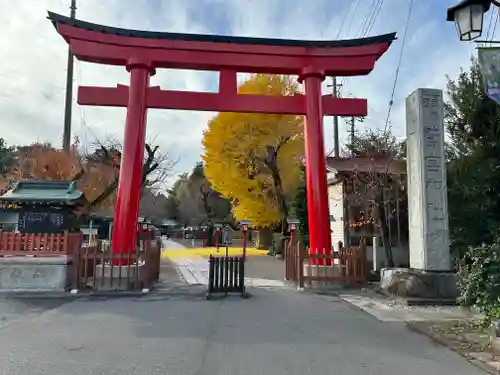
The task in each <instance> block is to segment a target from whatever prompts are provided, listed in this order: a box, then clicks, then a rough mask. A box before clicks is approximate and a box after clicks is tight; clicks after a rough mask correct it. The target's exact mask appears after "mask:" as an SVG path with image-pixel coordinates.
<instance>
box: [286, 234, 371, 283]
mask: <svg viewBox="0 0 500 375" xmlns="http://www.w3.org/2000/svg"><path fill="white" fill-rule="evenodd" d="M313 259H330V260H331V263H330V262H324V263H326V264H331V266H324V265H318V264H317V263H322V262H314V261H313ZM285 278H286V280H288V281H291V282H293V283H295V284H296V285H297V287H299V288H304V287H312V286H313V282H317V283H322V284H339V285H363V284H366V283H367V268H366V252H365V247H364V245H361V246H356V247H350V248H346V247H340V249H339V251H335V252H333V253H332V254H311V253H310V252H309V251H308V250H306V249H304V248H303V247H302V246H300V244H299V243H291V244H290V243H288V244H287V245H286V246H285Z"/></svg>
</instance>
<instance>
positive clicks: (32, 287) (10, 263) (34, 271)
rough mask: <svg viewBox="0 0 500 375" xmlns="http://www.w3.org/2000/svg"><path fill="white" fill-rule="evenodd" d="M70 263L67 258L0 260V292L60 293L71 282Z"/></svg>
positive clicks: (4, 258) (8, 258) (9, 258)
mask: <svg viewBox="0 0 500 375" xmlns="http://www.w3.org/2000/svg"><path fill="white" fill-rule="evenodd" d="M71 263H72V262H71V259H70V258H68V257H67V256H57V257H29V256H23V257H3V258H0V291H1V292H55V291H57V292H62V291H64V290H66V289H67V288H68V286H69V283H70V280H71V276H70V271H71Z"/></svg>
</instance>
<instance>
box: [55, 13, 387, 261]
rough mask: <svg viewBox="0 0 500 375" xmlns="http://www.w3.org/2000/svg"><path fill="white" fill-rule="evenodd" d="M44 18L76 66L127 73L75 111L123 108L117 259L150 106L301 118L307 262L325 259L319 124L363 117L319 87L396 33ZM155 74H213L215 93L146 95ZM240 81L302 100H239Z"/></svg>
mask: <svg viewBox="0 0 500 375" xmlns="http://www.w3.org/2000/svg"><path fill="white" fill-rule="evenodd" d="M48 18H49V19H50V20H51V21H52V23H53V24H54V26H55V27H56V30H57V31H58V33H59V34H60V35H61V36H62V37H63V38H64V39H65V40H66V42H67V43H68V44H69V46H70V48H71V50H72V51H73V54H74V56H75V57H76V58H77V59H79V60H81V61H87V62H93V63H97V64H106V65H119V66H124V67H125V68H126V69H127V71H128V72H129V73H130V85H129V86H124V85H117V87H84V86H83V87H79V89H78V103H79V104H81V105H94V106H112V107H126V108H127V117H126V123H125V138H124V144H123V150H122V159H121V168H120V178H119V185H118V196H117V202H116V214H115V222H114V227H113V236H112V243H113V248H114V252H115V253H117V254H129V253H130V252H133V251H135V247H136V237H137V219H138V214H139V199H140V191H141V185H142V166H143V158H144V146H145V136H146V113H147V109H148V108H165V109H182V110H195V111H213V112H246V113H274V114H291V115H304V116H305V117H306V121H305V127H304V138H305V159H306V183H307V201H308V210H309V236H310V240H309V242H310V249H311V253H313V254H330V253H331V233H330V216H329V211H328V196H327V183H326V167H325V163H326V157H325V150H324V144H323V116H331V115H337V116H366V115H367V101H366V99H352V98H335V97H333V96H332V95H322V92H321V83H322V81H323V80H324V79H325V77H326V76H340V77H342V76H359V75H366V74H368V73H370V72H371V71H372V69H373V68H374V66H375V62H376V61H377V60H378V59H379V58H380V57H381V56H382V55H383V54H384V53H385V52H386V51H387V49H388V48H389V46H390V45H391V43H392V42H393V41H394V40H395V39H396V34H395V33H393V34H386V35H380V36H376V37H370V38H362V39H351V40H335V41H302V40H284V39H263V38H243V37H230V36H215V35H196V34H177V33H164V32H148V31H135V30H127V29H120V28H115V27H108V26H103V25H97V24H93V23H88V22H83V21H80V20H75V19H71V18H68V17H65V16H61V15H58V14H55V13H52V12H49V15H48ZM159 68H167V69H193V70H207V71H217V72H220V76H219V92H217V93H209V92H187V91H173V90H162V89H161V88H160V87H151V86H150V85H149V79H150V77H151V76H152V75H153V74H154V73H155V70H156V69H159ZM237 73H266V74H287V75H297V76H298V77H299V82H301V83H303V84H304V88H305V95H295V96H281V97H280V96H277V97H276V96H263V95H248V94H245V95H244V94H238V90H237V79H236V76H237ZM120 264H126V262H121V263H120ZM320 264H321V263H320Z"/></svg>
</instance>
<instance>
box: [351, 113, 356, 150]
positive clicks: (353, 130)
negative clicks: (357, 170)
mask: <svg viewBox="0 0 500 375" xmlns="http://www.w3.org/2000/svg"><path fill="white" fill-rule="evenodd" d="M355 121H356V119H355V118H354V116H353V117H351V156H352V157H353V158H354V140H355V137H356V135H355V126H356V123H355Z"/></svg>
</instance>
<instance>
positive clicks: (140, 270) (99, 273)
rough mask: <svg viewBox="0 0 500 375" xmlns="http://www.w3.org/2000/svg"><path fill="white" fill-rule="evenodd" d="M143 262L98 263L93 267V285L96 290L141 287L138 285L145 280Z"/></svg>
mask: <svg viewBox="0 0 500 375" xmlns="http://www.w3.org/2000/svg"><path fill="white" fill-rule="evenodd" d="M145 265H146V264H145V263H144V262H142V263H139V264H138V265H136V264H131V265H130V266H114V265H111V264H98V265H96V267H95V273H94V279H95V287H96V289H98V290H132V289H137V288H142V285H139V284H140V282H141V280H145V277H146V274H145V272H146V267H145Z"/></svg>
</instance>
